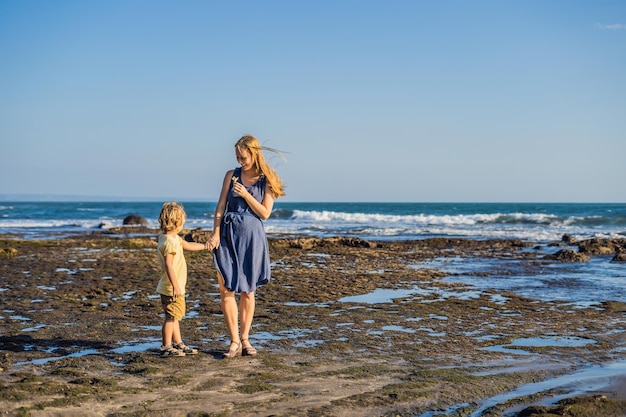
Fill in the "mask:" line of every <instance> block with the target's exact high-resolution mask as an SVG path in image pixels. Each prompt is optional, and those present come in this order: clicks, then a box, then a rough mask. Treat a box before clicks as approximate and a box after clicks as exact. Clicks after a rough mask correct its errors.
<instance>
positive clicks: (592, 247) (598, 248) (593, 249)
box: [578, 238, 626, 255]
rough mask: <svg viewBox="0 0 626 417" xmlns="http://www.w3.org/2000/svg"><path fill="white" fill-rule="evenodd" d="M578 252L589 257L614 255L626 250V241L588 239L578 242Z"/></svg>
mask: <svg viewBox="0 0 626 417" xmlns="http://www.w3.org/2000/svg"><path fill="white" fill-rule="evenodd" d="M578 250H579V251H580V252H581V253H586V254H589V255H613V254H616V253H619V252H623V251H624V250H626V239H599V238H594V239H588V240H582V241H580V242H578Z"/></svg>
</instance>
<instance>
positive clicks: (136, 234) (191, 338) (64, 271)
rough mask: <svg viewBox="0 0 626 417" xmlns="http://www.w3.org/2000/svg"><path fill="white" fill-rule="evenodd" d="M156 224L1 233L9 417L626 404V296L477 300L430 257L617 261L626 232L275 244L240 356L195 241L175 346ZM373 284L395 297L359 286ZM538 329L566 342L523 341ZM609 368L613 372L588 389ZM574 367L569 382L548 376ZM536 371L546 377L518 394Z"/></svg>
mask: <svg viewBox="0 0 626 417" xmlns="http://www.w3.org/2000/svg"><path fill="white" fill-rule="evenodd" d="M152 232H154V231H150V230H146V229H144V228H141V227H133V228H128V227H127V228H121V229H120V230H109V231H97V232H93V233H89V234H80V235H74V236H70V237H65V238H62V239H50V240H40V241H33V240H19V239H11V238H10V237H9V236H5V237H4V238H2V236H0V260H1V261H2V263H1V264H0V265H1V266H0V299H1V300H2V306H3V307H2V313H0V316H1V317H2V318H1V319H0V320H1V321H2V330H0V368H1V370H0V410H2V413H0V415H9V416H83V415H90V416H180V415H187V416H270V415H275V416H309V417H313V416H424V417H432V416H473V415H474V416H501V415H511V416H513V415H515V416H548V415H554V414H557V415H565V416H576V415H596V416H624V415H626V392H625V388H624V387H625V386H626V370H624V369H623V364H624V363H625V361H626V349H625V347H626V341H625V340H624V316H625V310H626V309H625V308H624V304H623V303H621V302H616V301H615V300H606V301H605V302H604V303H603V304H602V305H600V306H595V307H590V308H572V307H571V306H570V305H568V304H567V303H563V302H556V301H552V302H544V301H539V300H536V299H531V298H525V297H521V296H519V295H517V294H515V293H512V292H507V291H496V290H487V291H482V292H480V293H479V294H473V295H472V296H468V295H467V294H468V288H467V286H466V285H463V284H460V283H453V282H447V281H445V280H443V278H445V276H446V275H447V274H446V273H444V272H442V271H441V270H438V269H436V268H429V267H428V261H430V260H433V259H436V258H446V257H448V258H453V257H483V258H493V259H518V260H520V261H522V262H521V264H522V265H523V268H528V270H529V271H530V270H536V268H540V267H543V266H544V265H545V264H546V263H550V262H563V261H580V260H581V258H578V257H577V256H578V255H574V256H572V255H571V253H569V252H564V251H572V252H574V253H575V254H582V255H585V256H590V257H591V256H595V255H596V254H599V253H601V254H602V255H607V251H609V250H612V251H613V254H614V255H615V261H616V262H620V259H619V258H618V255H620V254H621V253H623V252H626V251H624V250H623V249H624V248H626V244H625V243H624V240H610V241H608V240H607V241H604V240H598V241H597V242H586V241H585V242H571V241H567V242H565V241H564V242H556V243H555V245H557V246H558V245H563V246H566V247H565V248H563V249H562V250H559V251H558V252H556V254H558V253H559V252H560V253H561V255H559V256H556V255H555V256H553V257H546V256H545V255H544V254H543V253H542V252H541V251H539V250H533V248H534V247H536V246H537V245H536V244H534V243H532V242H521V241H517V240H484V241H481V240H469V239H425V240H415V241H389V242H388V241H376V242H374V241H364V240H360V239H350V238H328V239H316V238H300V239H297V238H290V239H287V238H284V239H270V254H271V258H272V261H273V280H272V282H271V283H270V284H269V285H267V286H265V287H263V288H262V289H260V290H259V291H258V293H257V300H258V301H257V314H256V317H255V323H254V325H253V331H252V335H251V336H252V342H253V343H254V344H255V346H257V348H258V349H259V355H258V357H254V358H250V357H243V358H237V359H235V360H223V359H222V358H221V352H223V351H224V349H225V348H226V347H227V345H228V340H227V339H226V338H225V333H226V332H225V326H224V324H223V318H222V316H221V313H220V306H219V296H218V288H217V282H216V279H215V273H214V270H213V267H212V263H211V255H210V253H208V252H205V253H187V254H186V255H187V262H188V265H189V279H190V280H189V285H188V293H189V294H188V297H187V303H188V312H189V313H190V314H189V315H188V317H186V318H185V319H184V320H183V322H182V325H181V327H182V332H183V337H184V339H185V341H186V343H187V344H190V345H193V346H196V347H198V348H199V349H200V354H198V355H195V356H188V357H184V358H167V359H163V358H160V357H158V355H157V354H156V352H155V346H156V347H158V345H159V344H160V343H159V340H160V325H161V320H162V319H161V318H160V308H159V303H158V299H157V298H156V297H154V288H155V285H156V280H155V277H156V274H157V263H156V254H155V248H156V241H155V238H154V236H152V235H150V233H152ZM185 233H186V238H187V239H192V240H196V241H203V239H206V231H202V230H190V231H186V232H185ZM572 247H577V248H578V249H577V250H573V249H572ZM607 248H608V249H607ZM424 265H426V266H424ZM625 267H626V265H625ZM483 274H484V279H489V272H485V273H483ZM481 277H482V275H481ZM377 291H378V292H379V293H382V292H384V291H387V293H384V294H392V295H391V296H390V298H389V300H385V301H378V302H372V301H368V300H367V299H366V298H361V299H359V298H358V297H356V298H355V296H357V295H366V294H376V292H377ZM538 337H541V338H543V337H545V338H551V339H553V340H555V341H557V343H554V344H548V345H529V346H524V345H516V344H515V343H516V341H519V340H533V339H537V338H538ZM563 341H565V342H567V343H562V342H563ZM559 342H560V343H559ZM607 364H617V365H615V366H616V367H617V368H618V369H617V371H615V372H613V373H610V374H608V375H609V376H607V377H606V378H604V379H602V378H600V379H601V380H600V381H596V380H595V379H593V378H592V379H589V380H586V383H585V385H584V387H581V386H580V385H577V384H576V381H575V379H576V375H579V376H580V378H583V377H584V375H586V374H584V371H585V370H586V369H589V368H590V367H594V366H595V367H600V368H601V367H606V365H607ZM620 366H621V367H622V368H620ZM577 372H579V373H578V374H577ZM567 375H574V377H573V380H572V382H571V383H570V384H565V385H563V384H561V385H559V384H555V385H554V384H553V385H550V383H549V381H554V380H556V379H558V378H563V377H564V376H567ZM529 384H536V385H537V389H535V390H534V391H532V392H525V391H523V390H520V388H521V387H528V386H529ZM542 384H543V385H542ZM585 387H586V388H585ZM590 387H591V388H590ZM516 392H519V395H516ZM509 394H510V395H509ZM561 397H562V398H563V400H562V401H561V402H560V403H556V402H557V401H558V400H559V398H561ZM577 410H586V411H584V412H587V414H580V413H581V411H577ZM549 413H552V414H549ZM559 413H560V414H559ZM576 413H579V414H576Z"/></svg>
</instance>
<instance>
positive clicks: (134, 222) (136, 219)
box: [122, 214, 148, 226]
mask: <svg viewBox="0 0 626 417" xmlns="http://www.w3.org/2000/svg"><path fill="white" fill-rule="evenodd" d="M122 224H123V225H124V226H148V221H147V220H146V219H144V218H143V217H141V216H140V215H138V214H129V215H128V216H126V217H124V221H123V222H122Z"/></svg>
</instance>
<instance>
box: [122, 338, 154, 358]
mask: <svg viewBox="0 0 626 417" xmlns="http://www.w3.org/2000/svg"><path fill="white" fill-rule="evenodd" d="M160 347H161V339H158V338H148V339H142V340H130V341H128V342H125V343H124V345H123V346H120V347H118V348H115V349H111V352H113V353H116V354H123V353H130V352H145V351H148V350H159V348H160Z"/></svg>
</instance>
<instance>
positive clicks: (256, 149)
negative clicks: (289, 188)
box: [235, 135, 285, 198]
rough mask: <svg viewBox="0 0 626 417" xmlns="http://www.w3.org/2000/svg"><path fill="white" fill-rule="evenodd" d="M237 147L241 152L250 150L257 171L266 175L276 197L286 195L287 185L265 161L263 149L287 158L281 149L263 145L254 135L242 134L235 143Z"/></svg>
mask: <svg viewBox="0 0 626 417" xmlns="http://www.w3.org/2000/svg"><path fill="white" fill-rule="evenodd" d="M235 148H237V149H239V151H240V152H241V151H248V152H250V155H251V156H252V160H253V161H254V166H255V167H256V169H257V172H260V173H261V174H263V175H265V178H266V179H267V182H268V184H269V186H270V190H272V193H273V194H274V197H275V198H278V197H282V196H284V195H285V186H284V185H283V181H282V180H281V179H280V177H279V176H278V174H277V173H276V172H275V171H274V170H273V169H272V168H271V167H270V166H269V165H268V164H267V162H265V157H264V156H263V151H269V152H274V153H276V154H278V155H279V156H280V157H281V158H283V159H285V157H284V156H283V154H282V153H281V152H280V151H279V150H276V149H273V148H268V147H266V146H261V144H260V143H259V140H258V139H257V138H256V137H254V136H252V135H244V136H242V137H241V138H240V139H239V140H238V141H237V143H236V144H235Z"/></svg>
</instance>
